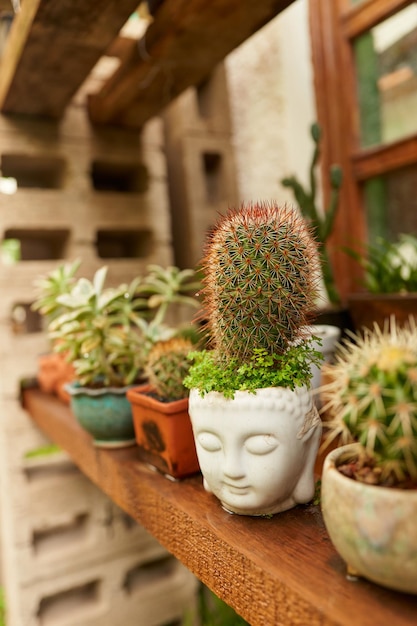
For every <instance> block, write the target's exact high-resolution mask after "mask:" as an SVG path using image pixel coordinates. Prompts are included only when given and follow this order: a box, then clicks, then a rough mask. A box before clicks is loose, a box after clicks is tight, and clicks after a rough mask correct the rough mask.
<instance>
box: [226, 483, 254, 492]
mask: <svg viewBox="0 0 417 626" xmlns="http://www.w3.org/2000/svg"><path fill="white" fill-rule="evenodd" d="M223 485H224V486H225V487H227V488H228V489H235V490H236V491H246V490H247V489H249V485H232V484H231V483H226V482H223Z"/></svg>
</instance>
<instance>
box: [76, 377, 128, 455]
mask: <svg viewBox="0 0 417 626" xmlns="http://www.w3.org/2000/svg"><path fill="white" fill-rule="evenodd" d="M129 388H130V387H120V388H119V387H107V388H102V389H89V388H88V387H81V385H80V384H79V383H77V382H74V383H69V384H67V385H66V386H65V389H66V390H67V391H68V393H69V394H70V397H71V403H70V405H71V410H72V412H73V413H74V415H75V417H76V418H77V420H78V422H79V423H80V425H81V426H82V427H83V428H84V429H85V430H86V431H87V432H89V433H90V435H92V437H93V441H94V445H96V446H98V447H101V448H122V447H125V446H131V445H134V444H135V443H136V441H135V431H134V427H133V419H132V409H131V405H130V402H129V401H128V400H127V398H126V391H127V389H129Z"/></svg>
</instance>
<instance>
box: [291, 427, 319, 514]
mask: <svg viewBox="0 0 417 626" xmlns="http://www.w3.org/2000/svg"><path fill="white" fill-rule="evenodd" d="M311 431H312V432H311ZM321 431H322V426H321V423H320V424H317V425H316V426H314V427H313V428H311V429H310V431H307V433H306V434H305V439H303V441H304V443H305V444H306V458H305V462H304V466H303V469H302V472H301V474H300V478H299V479H298V482H297V484H296V486H295V489H294V492H293V498H294V501H295V502H297V504H304V503H306V502H310V500H311V499H312V498H313V496H314V491H315V480H314V464H315V462H316V458H317V452H318V449H319V445H320V441H321Z"/></svg>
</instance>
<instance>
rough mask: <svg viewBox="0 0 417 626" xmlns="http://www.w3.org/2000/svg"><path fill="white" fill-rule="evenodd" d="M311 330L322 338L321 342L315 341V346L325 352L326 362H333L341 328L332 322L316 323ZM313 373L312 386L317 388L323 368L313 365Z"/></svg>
mask: <svg viewBox="0 0 417 626" xmlns="http://www.w3.org/2000/svg"><path fill="white" fill-rule="evenodd" d="M310 330H311V333H312V334H313V335H316V337H319V338H320V339H321V344H319V343H318V342H314V343H313V347H314V348H315V349H316V350H318V351H319V352H321V353H322V354H323V357H324V362H325V363H331V362H332V360H333V356H334V352H335V348H336V344H337V342H338V341H339V340H340V335H341V330H340V328H339V327H338V326H332V325H331V324H316V325H315V326H310ZM311 374H312V377H311V386H312V388H313V389H317V387H320V385H321V368H320V367H318V366H317V365H312V366H311Z"/></svg>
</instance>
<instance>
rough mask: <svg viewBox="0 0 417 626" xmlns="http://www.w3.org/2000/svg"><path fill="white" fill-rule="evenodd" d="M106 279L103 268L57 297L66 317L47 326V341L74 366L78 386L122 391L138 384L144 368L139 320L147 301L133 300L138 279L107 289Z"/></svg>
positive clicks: (143, 352)
mask: <svg viewBox="0 0 417 626" xmlns="http://www.w3.org/2000/svg"><path fill="white" fill-rule="evenodd" d="M106 275H107V268H106V267H102V268H100V269H99V270H97V272H96V273H95V275H94V278H93V281H92V282H90V281H89V280H88V279H86V278H80V279H78V281H77V282H76V283H75V284H74V286H73V287H72V289H71V291H70V293H68V294H64V295H62V296H58V297H57V302H58V303H59V304H60V305H61V306H62V307H63V308H64V311H65V312H64V313H62V314H61V315H60V316H58V317H57V318H56V319H54V320H53V321H52V322H51V323H50V325H49V336H50V338H51V339H52V341H53V342H54V345H55V346H56V348H55V349H56V350H57V351H59V352H64V353H65V354H67V358H68V360H69V361H71V362H72V363H73V365H74V369H75V373H76V377H77V380H78V382H79V383H80V384H81V385H84V386H91V385H94V384H98V383H99V384H100V386H105V387H108V386H115V387H123V386H125V385H129V384H132V383H134V382H135V381H136V380H137V378H138V376H139V374H140V372H141V371H143V367H144V364H145V358H146V354H145V345H144V341H143V338H142V333H141V331H140V329H139V325H140V323H139V320H140V319H142V317H143V310H144V308H145V307H146V300H143V299H142V298H137V296H136V289H137V285H138V280H137V279H136V280H134V281H133V282H132V283H131V284H130V285H120V286H119V287H118V288H115V289H113V288H105V280H106Z"/></svg>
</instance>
